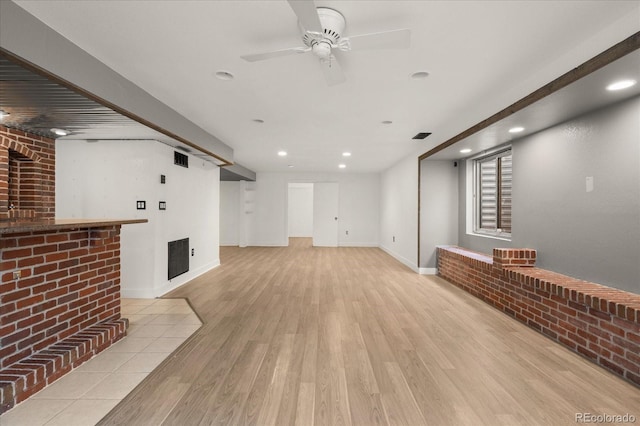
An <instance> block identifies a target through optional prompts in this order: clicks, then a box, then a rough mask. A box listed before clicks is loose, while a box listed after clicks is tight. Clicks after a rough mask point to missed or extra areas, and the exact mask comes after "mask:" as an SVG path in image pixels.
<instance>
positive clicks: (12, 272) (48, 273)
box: [0, 225, 126, 413]
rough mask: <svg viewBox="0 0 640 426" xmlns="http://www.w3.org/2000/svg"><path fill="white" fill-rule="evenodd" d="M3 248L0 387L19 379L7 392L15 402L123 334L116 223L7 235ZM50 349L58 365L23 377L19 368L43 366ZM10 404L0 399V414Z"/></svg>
mask: <svg viewBox="0 0 640 426" xmlns="http://www.w3.org/2000/svg"><path fill="white" fill-rule="evenodd" d="M0 250H1V255H0V271H1V274H2V281H1V283H0V385H2V386H0V387H1V388H3V389H4V390H5V391H6V390H7V389H9V388H11V386H13V387H14V388H15V384H16V381H17V383H18V384H19V386H18V388H15V389H14V390H12V391H11V393H13V395H12V398H14V401H13V402H15V401H18V402H19V401H20V400H22V399H24V398H26V397H27V396H28V395H30V394H31V393H33V392H32V390H33V389H36V390H37V389H38V388H41V387H42V386H44V384H43V383H45V384H46V383H47V380H48V379H55V378H57V377H58V376H57V373H58V372H59V371H60V369H61V368H62V369H64V368H67V369H70V368H71V366H74V367H75V366H76V365H78V364H79V362H83V361H84V360H86V359H89V358H90V357H91V354H92V353H95V352H96V351H98V350H103V349H105V348H106V347H108V346H109V345H110V344H111V343H113V342H115V341H117V340H119V339H120V338H122V337H123V336H124V334H125V331H126V321H124V322H123V320H121V318H120V225H113V226H106V227H99V228H90V229H73V230H50V231H37V232H24V233H16V234H4V235H2V236H1V237H0ZM18 275H19V277H18ZM88 330H89V334H87V332H88ZM96 330H97V331H96ZM52 348H54V349H55V351H56V356H55V357H53V358H56V359H57V357H60V360H58V361H55V362H53V364H51V365H49V366H48V367H47V368H45V369H42V372H41V373H39V374H40V376H33V377H32V378H31V379H29V377H31V376H28V375H27V376H25V374H26V373H25V370H24V368H25V367H24V366H25V365H26V364H29V363H31V364H32V365H33V364H38V363H44V361H43V360H42V356H43V354H45V355H46V354H48V352H51V350H52ZM63 348H67V352H68V354H67V355H63V354H62V352H64V351H65V350H64V349H63ZM61 350H62V352H60V351H61ZM45 358H47V359H48V356H45ZM36 359H40V361H35V362H34V360H36ZM16 366H18V367H19V368H16ZM19 371H22V372H23V373H24V374H18V372H19ZM39 371H40V370H39ZM47 376H49V377H48V378H47ZM49 381H50V380H49ZM9 382H11V383H9ZM8 384H11V386H8ZM20 386H22V387H20ZM2 392H4V391H1V390H0V393H2ZM4 393H8V391H7V392H4ZM21 395H22V397H21ZM3 399H4V396H3ZM12 405H13V403H12V401H4V400H3V401H2V407H0V408H4V409H5V410H6V409H8V408H10V406H12ZM2 411H3V410H2V409H0V413H2Z"/></svg>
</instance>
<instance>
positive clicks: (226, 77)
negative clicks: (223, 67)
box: [216, 71, 233, 81]
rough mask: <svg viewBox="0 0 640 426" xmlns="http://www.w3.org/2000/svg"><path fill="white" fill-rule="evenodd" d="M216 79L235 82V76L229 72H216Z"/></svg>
mask: <svg viewBox="0 0 640 426" xmlns="http://www.w3.org/2000/svg"><path fill="white" fill-rule="evenodd" d="M216 78H218V79H220V80H225V81H229V80H233V74H231V73H230V72H229V71H216Z"/></svg>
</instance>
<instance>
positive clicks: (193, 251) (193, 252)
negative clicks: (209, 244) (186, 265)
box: [191, 248, 196, 256]
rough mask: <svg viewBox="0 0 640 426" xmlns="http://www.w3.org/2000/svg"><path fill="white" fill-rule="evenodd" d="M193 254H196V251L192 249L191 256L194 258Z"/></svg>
mask: <svg viewBox="0 0 640 426" xmlns="http://www.w3.org/2000/svg"><path fill="white" fill-rule="evenodd" d="M195 254H196V249H194V248H192V249H191V256H195Z"/></svg>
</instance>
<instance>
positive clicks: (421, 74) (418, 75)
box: [411, 71, 429, 80]
mask: <svg viewBox="0 0 640 426" xmlns="http://www.w3.org/2000/svg"><path fill="white" fill-rule="evenodd" d="M427 77H429V73H428V72H426V71H417V72H414V73H413V74H411V78H412V79H414V80H424V79H425V78H427Z"/></svg>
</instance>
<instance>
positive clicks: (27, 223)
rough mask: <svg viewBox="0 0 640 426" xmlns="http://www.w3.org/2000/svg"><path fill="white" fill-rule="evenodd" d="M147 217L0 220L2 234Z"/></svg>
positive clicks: (95, 225) (96, 225) (119, 222)
mask: <svg viewBox="0 0 640 426" xmlns="http://www.w3.org/2000/svg"><path fill="white" fill-rule="evenodd" d="M147 222H148V220H147V219H46V220H18V221H7V222H0V236H1V235H5V234H17V233H20V232H34V231H50V230H58V229H86V228H100V227H103V226H114V225H129V224H133V223H147Z"/></svg>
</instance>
